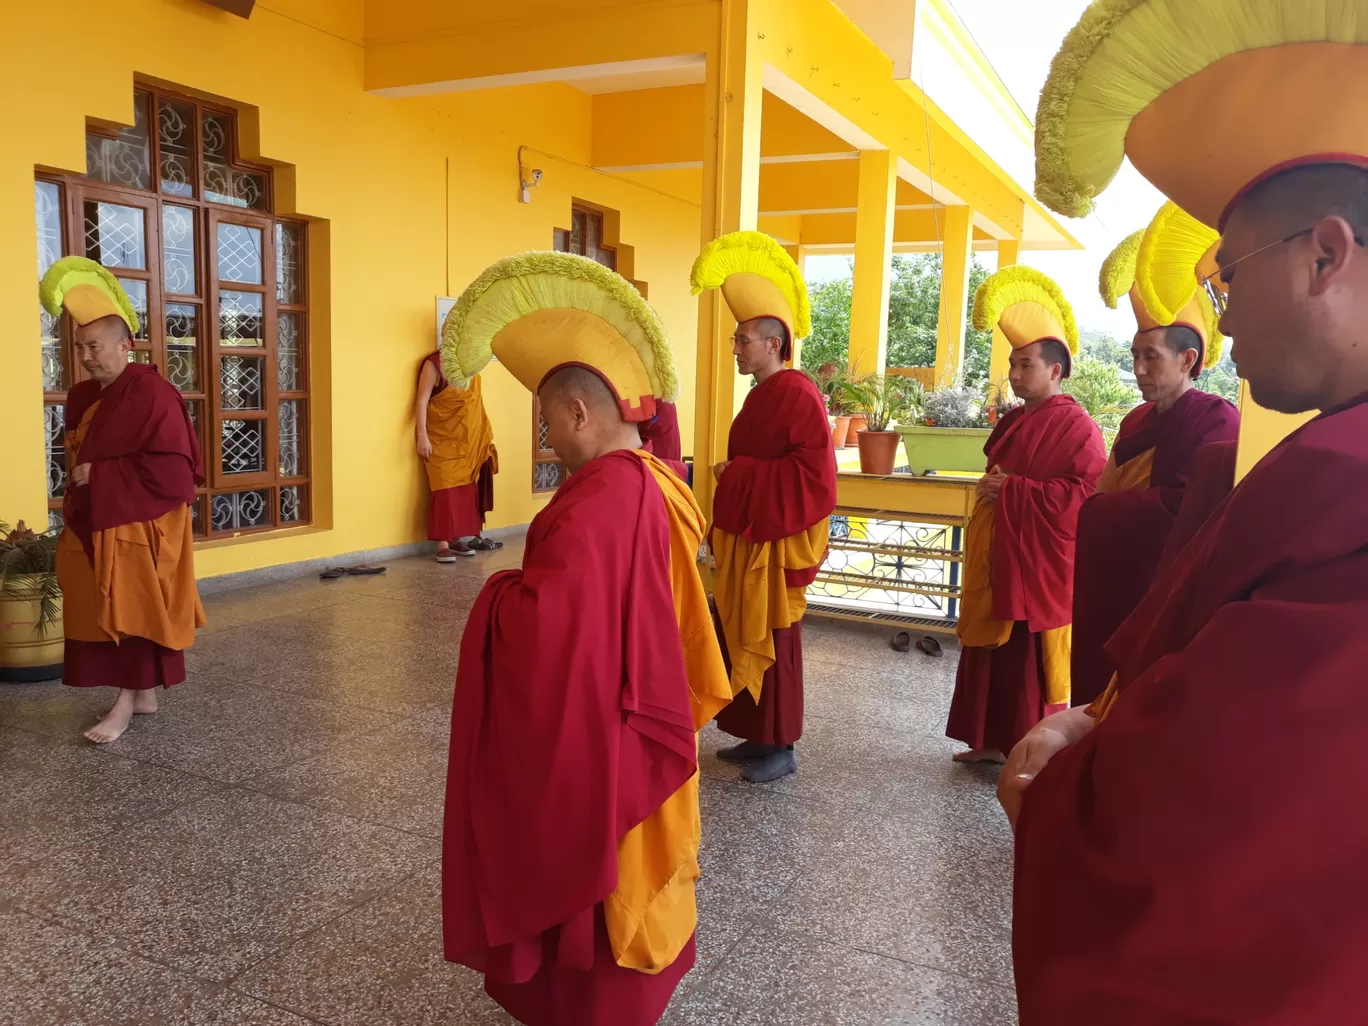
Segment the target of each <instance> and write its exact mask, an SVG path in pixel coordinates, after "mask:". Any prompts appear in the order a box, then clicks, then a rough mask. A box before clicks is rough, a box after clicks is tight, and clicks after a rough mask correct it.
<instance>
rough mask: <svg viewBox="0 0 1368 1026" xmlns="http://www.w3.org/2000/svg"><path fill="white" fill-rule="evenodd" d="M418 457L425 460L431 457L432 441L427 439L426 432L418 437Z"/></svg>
mask: <svg viewBox="0 0 1368 1026" xmlns="http://www.w3.org/2000/svg"><path fill="white" fill-rule="evenodd" d="M417 448H418V455H419V456H421V457H422V458H423V459H427V458H428V457H429V456H431V455H432V439H430V438H428V436H427V434H426V432H425V433H423V434H421V435H419V436H418V446H417Z"/></svg>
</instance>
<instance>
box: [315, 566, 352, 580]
mask: <svg viewBox="0 0 1368 1026" xmlns="http://www.w3.org/2000/svg"><path fill="white" fill-rule="evenodd" d="M346 576H347V571H345V570H343V569H342V568H341V567H340V566H330V567H328V569H326V570H324V571H323V572H322V573H321V574H319V575H318V579H319V580H321V581H335V580H337V579H338V578H339V577H346Z"/></svg>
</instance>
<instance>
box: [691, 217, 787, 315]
mask: <svg viewBox="0 0 1368 1026" xmlns="http://www.w3.org/2000/svg"><path fill="white" fill-rule="evenodd" d="M689 284H690V285H691V286H692V287H693V294H694V295H698V294H699V293H700V292H702V291H704V290H705V289H721V290H722V295H723V297H724V298H725V299H726V301H727V305H728V306H729V307H730V308H731V311H732V315H733V316H734V317H735V318H736V320H737V323H743V322H745V321H749V320H753V319H755V318H756V317H775V318H778V319H779V320H781V321H783V322H784V323H785V324H786V325H788V328H789V331H790V332H791V333H792V335H793V338H792V339H791V340H790V341H796V340H798V339H802V338H807V336H808V335H810V334H811V333H812V312H811V309H810V308H809V305H808V291H807V283H806V282H804V281H803V275H802V273H801V272H800V271H799V270H798V265H797V264H796V263H795V262H794V260H793V257H791V256H789V255H788V251H787V250H785V249H784V247H783V246H781V245H779V243H778V242H776V241H775V240H774V239H772V238H771V237H770V236H768V235H766V234H764V233H763V232H732V233H730V234H728V235H723V236H722V237H721V238H717V239H714V240H713V241H712V242H710V243H708V244H707V245H706V246H704V247H703V252H702V253H700V254H698V259H697V260H695V261H694V265H693V271H692V272H691V273H690V275H689Z"/></svg>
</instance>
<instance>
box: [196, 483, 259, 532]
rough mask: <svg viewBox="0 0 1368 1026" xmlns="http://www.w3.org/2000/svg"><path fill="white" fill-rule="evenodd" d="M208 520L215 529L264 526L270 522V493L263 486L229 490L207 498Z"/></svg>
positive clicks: (232, 529)
mask: <svg viewBox="0 0 1368 1026" xmlns="http://www.w3.org/2000/svg"><path fill="white" fill-rule="evenodd" d="M209 508H210V510H211V513H210V520H211V521H212V523H213V526H214V530H215V531H236V530H242V529H243V528H248V527H265V526H266V525H267V524H269V523H270V522H271V493H270V491H268V490H267V489H265V488H259V489H256V490H255V491H250V492H230V493H229V494H227V495H214V496H211V497H210V499H209Z"/></svg>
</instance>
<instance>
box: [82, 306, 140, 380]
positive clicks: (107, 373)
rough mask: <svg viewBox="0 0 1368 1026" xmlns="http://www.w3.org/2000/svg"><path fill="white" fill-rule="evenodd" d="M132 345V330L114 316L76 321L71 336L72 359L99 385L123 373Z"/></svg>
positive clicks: (121, 319) (122, 320) (125, 322)
mask: <svg viewBox="0 0 1368 1026" xmlns="http://www.w3.org/2000/svg"><path fill="white" fill-rule="evenodd" d="M132 345H133V333H132V332H130V331H129V330H128V322H127V321H125V320H124V319H123V318H122V317H116V316H111V317H101V318H99V319H98V320H94V321H91V322H90V323H89V324H78V325H77V326H76V331H75V333H74V334H73V336H72V346H73V349H74V350H75V353H76V359H77V360H79V361H80V363H81V366H82V367H84V368H85V372H86V374H88V375H89V376H90V377H91V379H93V380H94V381H98V382H99V383H100V387H101V388H104V387H105V386H107V385H109V384H110V383H111V382H113V381H114V380H115V379H116V378H117V377H118V376H119V375H120V374H122V373H123V372H124V369H125V368H126V367H127V366H128V351H129V349H130V348H131V347H132Z"/></svg>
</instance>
